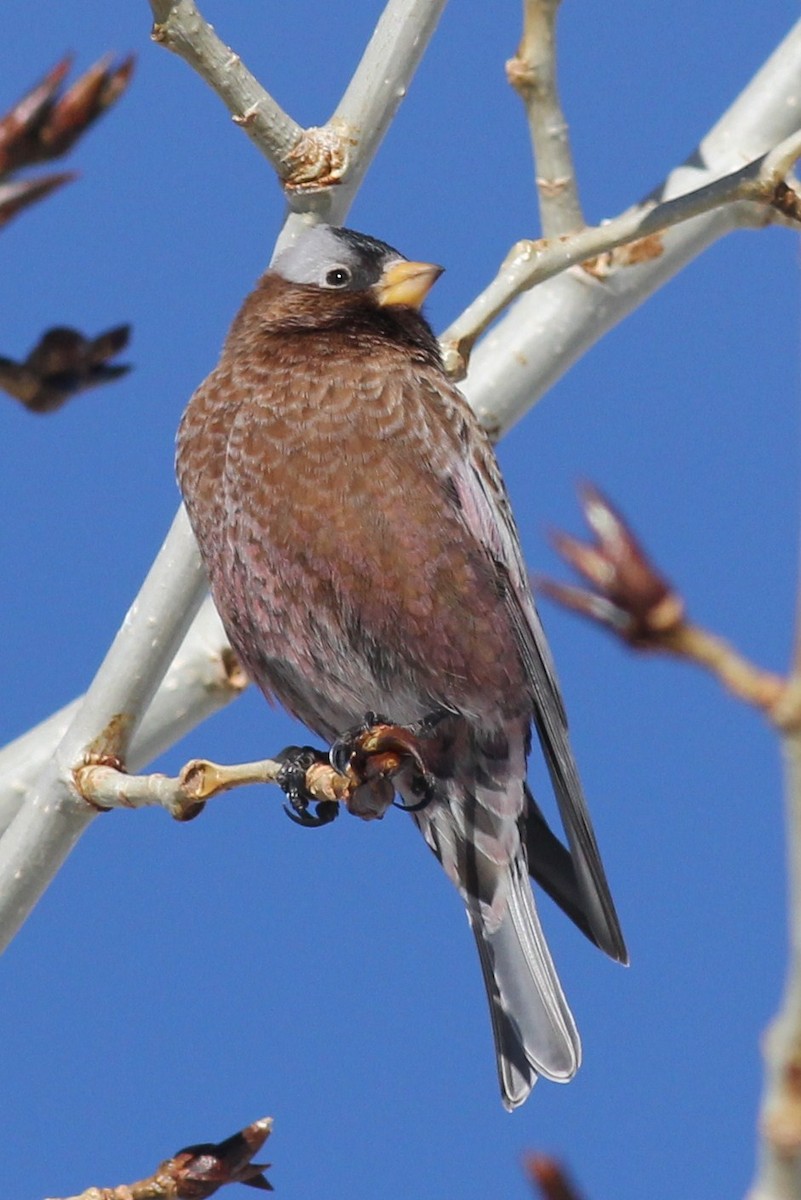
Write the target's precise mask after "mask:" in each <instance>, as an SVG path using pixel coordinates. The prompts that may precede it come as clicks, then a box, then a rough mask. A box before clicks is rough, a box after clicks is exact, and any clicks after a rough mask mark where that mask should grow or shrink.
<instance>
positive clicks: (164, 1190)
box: [68, 1117, 273, 1200]
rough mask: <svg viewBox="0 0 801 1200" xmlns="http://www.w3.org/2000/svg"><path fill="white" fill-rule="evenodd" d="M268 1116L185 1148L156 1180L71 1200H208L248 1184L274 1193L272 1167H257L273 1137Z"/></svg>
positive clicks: (158, 1172) (160, 1170)
mask: <svg viewBox="0 0 801 1200" xmlns="http://www.w3.org/2000/svg"><path fill="white" fill-rule="evenodd" d="M272 1127H273V1122H272V1119H271V1118H270V1117H262V1119H261V1120H260V1121H254V1122H253V1123H252V1124H251V1125H247V1126H245V1128H244V1129H240V1130H239V1131H238V1132H237V1133H235V1134H233V1136H232V1137H229V1138H226V1139H225V1140H224V1141H222V1142H205V1143H203V1144H201V1145H198V1146H187V1147H186V1148H185V1149H184V1150H179V1151H178V1153H177V1154H173V1156H172V1157H171V1158H168V1159H167V1160H166V1161H165V1162H163V1163H160V1164H159V1166H158V1167H156V1170H155V1171H154V1172H153V1174H152V1175H148V1177H147V1178H146V1179H138V1180H137V1181H136V1183H122V1184H119V1185H118V1186H117V1187H110V1188H99V1187H90V1188H87V1189H86V1191H85V1192H81V1193H80V1195H79V1196H70V1197H69V1198H68V1200H208V1197H209V1196H213V1195H214V1193H215V1192H217V1191H219V1189H220V1188H221V1187H225V1186H226V1184H229V1183H244V1184H246V1185H247V1186H248V1187H252V1188H257V1189H259V1190H260V1191H264V1192H271V1191H272V1190H273V1189H272V1185H271V1184H270V1183H269V1182H268V1181H267V1178H266V1176H265V1175H264V1172H265V1171H266V1170H267V1168H268V1167H269V1165H270V1164H269V1163H254V1162H253V1156H254V1154H258V1152H259V1151H260V1150H261V1148H262V1146H263V1145H264V1143H265V1142H266V1141H267V1138H268V1137H269V1136H270V1133H271V1132H272Z"/></svg>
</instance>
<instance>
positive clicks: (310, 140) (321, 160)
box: [283, 121, 354, 195]
mask: <svg viewBox="0 0 801 1200" xmlns="http://www.w3.org/2000/svg"><path fill="white" fill-rule="evenodd" d="M353 144H354V139H353V136H352V133H351V132H350V131H349V130H348V129H347V126H345V124H344V122H341V121H337V122H335V121H330V122H329V123H328V124H327V125H319V126H318V125H311V126H310V127H309V128H308V129H304V130H303V133H302V134H301V136H300V138H299V140H298V141H297V142H296V143H295V145H294V146H293V147H292V149H291V150H290V151H289V153H288V154H287V156H286V161H287V171H288V173H287V174H286V176H285V177H284V180H283V185H284V189H285V190H286V191H287V192H290V193H294V194H297V195H302V194H305V193H308V192H317V191H322V190H323V189H324V188H328V187H334V186H336V184H339V183H341V182H342V180H343V178H344V176H345V175H346V173H347V170H348V165H349V156H348V147H349V146H352V145H353Z"/></svg>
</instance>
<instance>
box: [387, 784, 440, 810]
mask: <svg viewBox="0 0 801 1200" xmlns="http://www.w3.org/2000/svg"><path fill="white" fill-rule="evenodd" d="M412 791H414V792H419V794H420V799H419V800H418V801H417V803H416V804H401V802H400V800H393V801H392V804H393V807H394V808H399V809H400V810H401V812H410V813H416V812H422V811H423V809H424V808H428V806H429V804H430V803H431V801H432V800H433V799H434V780H433V779H432V778H431V776H430V775H417V776H415V778H414V780H413V781H412Z"/></svg>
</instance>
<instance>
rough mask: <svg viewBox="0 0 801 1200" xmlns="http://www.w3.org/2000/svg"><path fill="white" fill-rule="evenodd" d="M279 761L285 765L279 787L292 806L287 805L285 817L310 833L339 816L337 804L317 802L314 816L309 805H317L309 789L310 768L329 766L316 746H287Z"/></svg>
mask: <svg viewBox="0 0 801 1200" xmlns="http://www.w3.org/2000/svg"><path fill="white" fill-rule="evenodd" d="M276 757H277V759H278V762H280V763H281V764H282V766H281V771H280V773H279V775H278V777H277V779H276V783H277V784H278V786H279V787H280V788H281V791H282V792H283V793H284V795H285V796H286V798H287V800H288V801H289V806H287V805H286V804H285V805H284V812H285V813H286V815H287V816H288V817H289V818H290V820H292V821H294V822H295V823H296V824H297V825H303V826H305V827H306V828H307V829H317V828H319V827H320V826H321V825H330V823H331V822H332V821H333V820H334V819H335V818H336V817H337V816H338V815H339V803H338V802H337V801H336V800H318V801H316V804H315V811H314V814H312V813H311V812H309V805H310V804H311V803H313V802H315V797H314V796H313V795H312V794H311V792H310V791H309V789H308V787H307V785H306V772H307V771H308V770H309V767H312V766H314V765H315V764H316V763H319V764H322V765H327V763H328V756H327V755H326V754H325V753H324V751H322V750H316V749H315V748H314V746H287V747H286V749H285V750H282V751H281V753H280V754H278V755H277V756H276Z"/></svg>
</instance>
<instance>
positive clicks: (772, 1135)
mask: <svg viewBox="0 0 801 1200" xmlns="http://www.w3.org/2000/svg"><path fill="white" fill-rule="evenodd" d="M783 748H784V760H785V793H786V830H787V870H788V877H789V887H788V901H789V927H790V946H789V953H788V966H787V978H786V981H785V988H784V996H783V998H782V1003H781V1007H780V1010H779V1013H778V1015H777V1016H776V1018H775V1019H774V1020H773V1022H772V1023H771V1026H770V1028H769V1029H768V1031H767V1033H766V1035H765V1039H764V1057H765V1075H766V1078H765V1087H764V1093H763V1097H762V1105H761V1110H760V1116H759V1135H760V1136H759V1147H758V1163H757V1171H756V1178H755V1180H754V1183H753V1185H752V1189H751V1191H750V1192H749V1194H748V1195H749V1200H797V1198H798V1197H799V1196H801V734H799V732H798V731H797V730H796V731H793V732H790V733H788V734H787V735H786V736H785V738H784V742H783Z"/></svg>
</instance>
